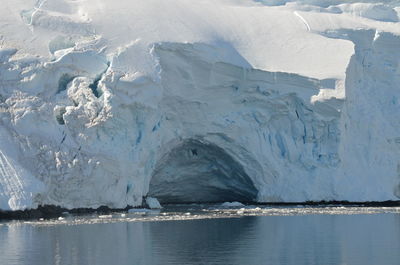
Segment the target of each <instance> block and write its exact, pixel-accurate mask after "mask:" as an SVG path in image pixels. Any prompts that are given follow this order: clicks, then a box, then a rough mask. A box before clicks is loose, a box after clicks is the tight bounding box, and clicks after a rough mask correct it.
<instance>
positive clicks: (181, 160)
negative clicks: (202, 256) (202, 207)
mask: <svg viewBox="0 0 400 265" xmlns="http://www.w3.org/2000/svg"><path fill="white" fill-rule="evenodd" d="M3 2H4V3H2V8H1V9H0V102H1V103H0V131H1V135H0V136H1V137H0V209H12V210H17V209H23V208H32V207H36V206H38V205H40V204H54V205H60V206H63V207H67V208H76V207H98V206H101V205H106V206H109V207H125V206H126V205H139V204H141V202H142V199H143V197H144V196H147V195H149V196H152V197H157V198H159V199H160V201H161V202H163V201H174V202H176V201H178V202H179V201H186V202H187V201H228V200H242V201H243V200H257V201H260V202H267V201H268V202H282V201H284V202H291V201H307V200H351V201H371V200H373V201H380V200H397V199H399V198H400V122H399V120H398V116H399V115H400V67H399V62H400V49H399V48H400V23H399V13H400V3H399V1H385V2H382V3H377V2H375V1H338V0H330V1H317V0H299V1H285V0H277V1H266V0H265V1H264V0H258V1H251V0H201V1H187V0H173V1H165V0H146V1H129V0H118V1H115V0H114V1H111V0H83V1H76V0H47V1H46V0H39V1H33V0H15V1H3Z"/></svg>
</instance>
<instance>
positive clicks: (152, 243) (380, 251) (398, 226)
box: [0, 213, 400, 265]
mask: <svg viewBox="0 0 400 265" xmlns="http://www.w3.org/2000/svg"><path fill="white" fill-rule="evenodd" d="M399 250H400V215H399V214H395V213H387V214H370V215H365V214H362V215H295V216H247V217H240V218H215V219H199V220H184V221H182V220H178V221H163V222H157V221H154V222H115V223H95V224H80V225H68V223H67V224H61V225H51V226H40V225H33V224H16V225H4V224H3V225H0V264H2V265H3V264H4V265H5V264H7V265H14V264H29V265H36V264H41V265H42V264H68V265H69V264H98V265H103V264H104V265H106V264H107V265H109V264H297V265H301V264H307V265H310V264H396V265H397V264H399V262H400V252H399Z"/></svg>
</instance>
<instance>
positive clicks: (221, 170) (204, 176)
mask: <svg viewBox="0 0 400 265" xmlns="http://www.w3.org/2000/svg"><path fill="white" fill-rule="evenodd" d="M257 193H258V191H257V189H256V188H255V186H254V184H253V182H252V180H251V179H250V177H249V176H248V175H247V173H246V172H245V170H244V168H243V166H242V165H241V164H240V163H239V162H238V161H236V160H235V159H234V158H233V157H232V156H231V155H229V154H228V153H227V152H226V151H225V150H224V149H223V148H221V147H219V146H217V145H215V144H212V143H209V142H205V141H202V140H197V139H188V140H184V141H183V142H181V143H180V144H179V145H177V146H176V147H175V148H173V149H172V150H171V151H169V152H168V153H167V154H166V155H165V156H164V157H163V158H162V159H161V160H160V161H159V163H158V165H157V166H156V169H155V171H154V174H153V176H152V179H151V181H150V187H149V193H148V195H149V196H151V197H156V198H157V199H158V200H159V201H160V202H161V203H188V202H224V201H241V202H249V201H254V200H255V199H256V197H257Z"/></svg>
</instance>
